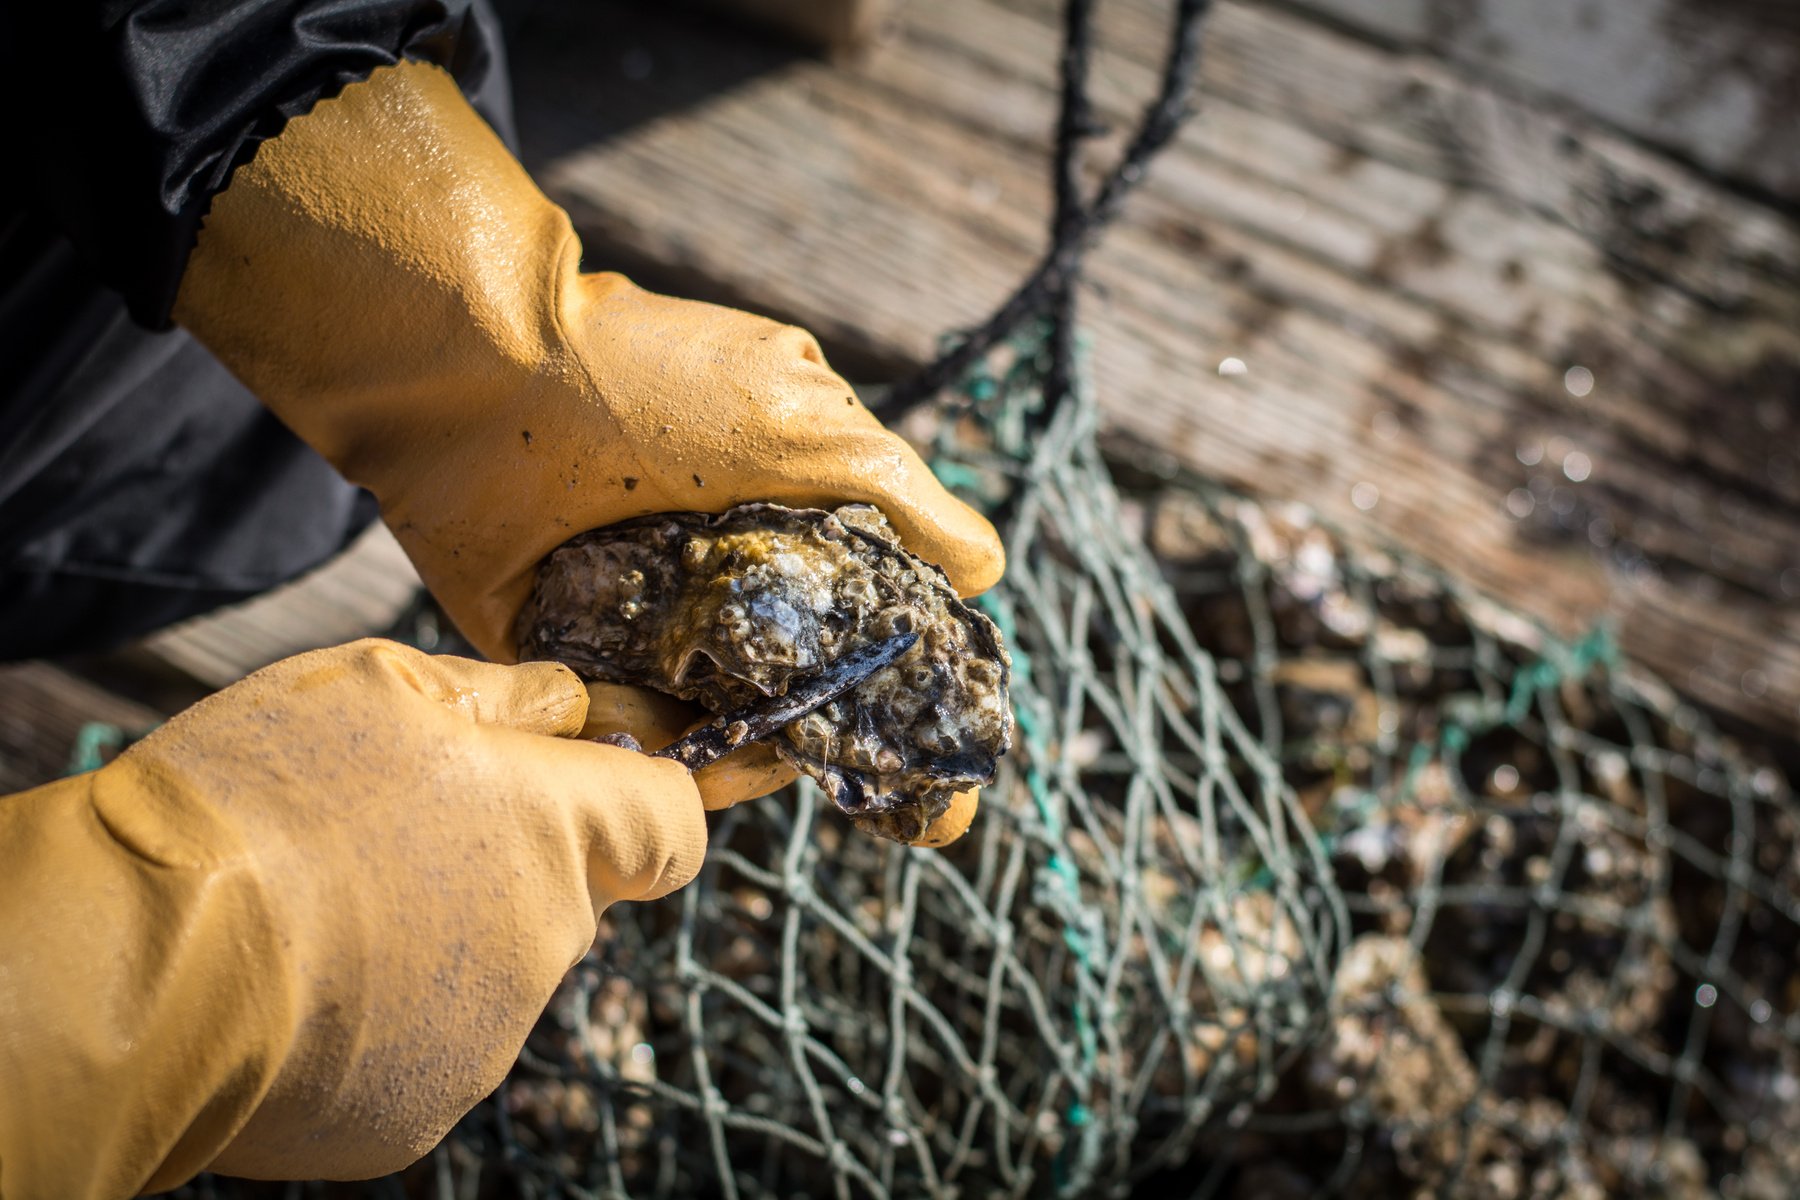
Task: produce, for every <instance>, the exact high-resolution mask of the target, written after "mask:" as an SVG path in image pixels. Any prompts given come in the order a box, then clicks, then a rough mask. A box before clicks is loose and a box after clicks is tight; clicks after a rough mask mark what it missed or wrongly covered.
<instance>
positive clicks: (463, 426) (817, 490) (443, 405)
mask: <svg viewBox="0 0 1800 1200" xmlns="http://www.w3.org/2000/svg"><path fill="white" fill-rule="evenodd" d="M580 256H581V248H580V245H579V243H578V241H577V240H576V237H575V234H574V232H573V230H572V228H571V227H570V224H569V219H568V217H567V215H566V214H564V213H563V211H562V210H561V209H560V208H557V207H556V206H555V205H553V204H551V203H550V202H549V201H548V200H547V199H545V197H544V196H543V194H542V193H540V192H539V191H538V189H537V188H536V187H535V186H534V185H533V184H532V182H531V180H530V179H529V178H528V177H527V176H526V174H525V172H524V171H523V169H521V168H520V166H519V164H518V162H517V161H516V160H514V159H513V157H512V156H511V155H510V154H509V153H508V152H507V150H506V148H505V147H504V146H503V145H501V143H500V141H499V139H498V138H497V137H495V136H494V133H493V131H492V130H490V129H489V128H488V127H487V126H486V125H485V124H484V123H483V122H482V121H481V119H480V118H479V117H478V116H476V114H475V113H474V111H473V110H472V109H470V108H469V106H468V104H467V102H465V101H464V99H463V97H462V95H461V93H459V92H458V91H457V88H456V84H455V83H454V82H453V81H452V80H451V79H450V77H449V76H448V75H446V74H445V73H444V72H443V71H441V70H440V69H438V68H437V67H433V66H429V65H425V64H420V63H403V64H400V65H398V66H393V67H386V68H382V69H381V70H378V71H376V72H375V73H374V74H373V75H372V76H371V77H370V78H369V79H367V80H366V81H364V82H361V83H357V84H352V85H351V86H350V87H348V88H346V89H345V90H344V92H343V94H342V95H341V96H339V97H338V98H336V99H334V100H327V101H325V102H323V103H321V104H319V105H318V106H317V107H316V108H315V109H314V110H313V111H312V112H311V113H309V114H307V115H305V116H303V117H299V118H297V119H295V120H294V121H292V122H290V123H289V124H288V126H287V128H286V129H285V130H284V131H283V132H282V134H281V135H280V136H279V137H277V138H275V139H274V140H273V141H271V142H268V143H266V144H265V145H263V146H262V147H261V149H260V150H259V151H258V152H257V155H256V157H255V159H254V160H252V161H251V162H250V163H249V164H248V165H247V166H245V167H243V168H241V169H240V170H239V171H238V172H237V174H236V175H235V176H234V177H233V179H232V182H231V185H230V187H229V188H228V189H227V190H226V191H225V192H224V193H222V194H221V195H220V196H218V197H217V198H216V199H215V200H214V201H213V206H212V211H211V213H210V215H209V216H208V217H207V219H206V224H205V228H204V230H203V231H202V233H201V236H200V239H199V244H198V247H197V248H196V250H195V251H194V254H193V257H192V259H191V260H190V262H189V264H188V268H187V272H186V274H185V276H184V277H183V281H182V286H181V291H180V294H179V297H178V299H177V303H176V306H175V316H176V319H177V320H179V321H180V322H181V324H183V325H184V326H186V327H187V328H188V329H189V330H191V331H192V332H193V333H194V334H195V335H196V336H197V337H199V339H200V340H201V341H202V342H204V343H205V344H206V345H207V346H208V347H209V348H210V349H211V350H212V351H213V352H214V353H215V354H217V355H218V357H219V358H220V359H221V360H222V361H223V362H224V363H225V364H226V365H227V366H228V367H230V368H231V369H232V370H233V371H234V372H236V374H237V375H238V376H239V377H240V378H241V379H242V380H243V381H244V382H245V383H246V384H247V385H248V386H249V387H250V388H251V390H252V391H254V392H255V393H256V394H257V395H258V396H260V397H261V398H262V399H263V400H264V402H266V403H267V404H268V405H269V406H270V407H271V408H272V409H273V410H274V411H275V412H276V414H277V415H279V416H280V417H281V419H282V420H283V421H284V422H286V423H287V424H288V425H289V426H290V427H291V428H292V429H293V430H294V431H295V432H296V433H298V434H299V435H300V436H301V437H302V438H304V439H305V440H306V441H308V442H309V443H311V444H312V445H313V446H314V447H316V448H317V449H318V450H319V451H320V452H321V453H323V454H324V455H325V457H326V458H327V459H329V460H331V462H332V463H334V464H335V465H336V466H337V467H338V468H339V470H341V471H342V472H343V473H344V474H345V475H346V476H347V477H348V478H350V479H351V480H353V481H354V482H356V483H359V484H362V485H363V486H365V487H367V488H368V489H369V490H370V491H372V492H374V493H375V495H376V496H377V497H378V498H379V499H380V501H381V506H382V513H383V515H384V516H385V518H386V520H387V523H388V524H389V525H390V526H391V527H392V528H393V530H394V532H395V534H396V535H397V536H398V538H399V540H400V543H401V545H403V546H404V547H405V548H406V551H407V553H408V554H409V555H410V556H411V558H412V560H413V562H414V564H415V565H416V566H417V567H418V568H419V573H420V575H421V576H422V577H423V578H424V580H425V583H426V585H427V586H428V587H430V589H431V591H432V593H433V594H434V595H435V596H437V598H438V599H439V601H440V602H442V604H443V605H444V607H445V609H446V611H447V612H448V613H449V614H450V617H451V618H452V619H453V620H454V621H455V622H456V624H457V626H458V627H459V628H460V629H461V630H462V631H463V633H464V634H465V635H467V637H468V638H469V640H470V641H471V642H473V643H474V644H475V645H476V646H477V647H478V648H479V649H480V650H481V652H482V653H483V654H485V655H487V656H488V657H490V658H493V659H496V660H499V661H502V662H509V661H512V660H513V657H514V654H513V629H512V626H513V621H514V618H515V616H516V615H517V613H518V611H519V609H520V608H521V607H522V606H523V604H524V601H525V598H526V596H527V594H528V592H529V590H530V587H531V582H532V575H533V572H534V571H535V569H536V567H537V564H538V562H539V561H540V560H541V559H542V558H543V557H544V556H545V555H546V554H548V553H549V552H550V551H551V550H553V549H554V548H555V547H557V546H558V545H560V544H561V543H562V542H563V541H565V540H566V539H567V538H569V537H571V536H573V535H574V534H577V533H581V532H583V531H585V530H588V529H593V528H597V527H599V526H603V525H609V524H612V523H613V522H616V521H621V520H624V519H626V518H628V517H636V516H642V515H645V514H648V513H655V512H671V511H686V510H694V511H706V512H718V511H722V510H723V509H726V508H729V507H730V506H732V505H734V504H739V503H744V502H747V501H756V500H771V501H776V502H780V503H787V504H795V505H833V504H838V503H843V502H848V501H862V502H867V503H871V504H875V505H877V506H878V507H880V508H881V510H882V511H883V512H885V513H886V514H887V516H888V519H889V520H890V521H891V522H892V523H893V526H894V528H895V529H896V530H897V531H898V532H899V534H900V536H901V538H902V540H903V541H904V542H905V543H906V545H907V547H908V548H909V549H911V550H912V551H913V552H914V553H915V554H918V555H920V556H921V557H923V558H925V559H927V560H929V561H932V562H935V563H937V564H939V565H940V566H942V567H943V568H944V570H945V571H946V573H948V575H949V577H950V580H951V582H952V583H953V584H954V585H955V586H956V587H957V588H958V590H960V591H962V592H963V593H965V594H969V593H973V592H978V591H982V590H984V589H986V588H987V587H989V586H991V585H992V584H993V583H994V582H995V580H997V579H998V578H999V576H1000V573H1001V571H1002V569H1003V568H1004V565H1005V564H1004V557H1003V553H1002V550H1001V547H1000V542H999V539H998V538H997V537H996V536H995V534H994V530H993V527H992V526H990V525H989V524H988V523H987V521H986V520H984V519H983V518H982V517H981V516H980V515H978V514H977V513H976V512H974V510H972V509H970V508H968V507H967V506H965V505H963V504H962V503H960V502H959V501H957V500H956V499H955V498H954V497H952V496H951V495H950V494H949V493H948V492H946V491H945V490H944V489H943V487H941V486H940V485H939V484H938V482H937V481H936V479H934V478H933V477H932V475H931V472H930V471H929V470H928V469H927V468H926V466H925V464H924V463H923V462H921V461H920V459H919V457H918V455H917V454H915V453H913V451H912V450H911V449H910V448H909V447H907V445H906V444H905V443H904V442H903V441H901V440H900V438H898V437H897V436H895V435H894V434H892V433H890V432H888V431H887V430H886V429H884V428H883V427H882V425H881V423H880V422H878V421H877V420H876V419H875V418H874V416H873V415H871V414H870V413H869V412H868V410H867V409H865V408H864V407H863V406H862V404H861V403H860V402H858V400H857V399H856V397H855V395H854V393H853V392H852V391H851V389H850V388H849V386H848V385H846V384H845V382H844V381H843V379H841V378H840V377H839V376H838V375H837V374H836V373H834V372H833V371H832V370H831V369H830V368H829V367H828V366H826V364H825V361H824V358H823V356H822V355H821V354H820V353H819V347H818V344H817V343H816V342H815V341H814V340H813V339H812V337H811V335H809V334H807V333H805V332H803V331H802V330H799V329H795V328H793V327H791V326H783V325H780V324H777V323H776V322H774V321H770V320H767V319H765V318H762V317H756V316H752V315H750V314H748V313H743V312H737V311H735V310H732V309H727V308H720V307H717V306H714V305H709V304H697V303H693V302H691V301H685V300H675V299H670V298H668V297H665V296H657V295H652V294H650V293H648V292H645V291H643V290H641V289H640V288H638V287H636V286H635V285H633V284H632V283H631V282H630V281H628V280H626V279H624V278H623V277H621V276H618V275H613V274H598V275H591V274H590V275H584V274H582V273H580V271H579V267H578V264H579V260H580Z"/></svg>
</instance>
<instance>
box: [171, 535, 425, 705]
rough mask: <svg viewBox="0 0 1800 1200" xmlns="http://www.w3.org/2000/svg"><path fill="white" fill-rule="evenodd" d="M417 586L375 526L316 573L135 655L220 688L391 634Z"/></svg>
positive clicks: (185, 626)
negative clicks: (316, 653)
mask: <svg viewBox="0 0 1800 1200" xmlns="http://www.w3.org/2000/svg"><path fill="white" fill-rule="evenodd" d="M420 586H421V585H420V583H419V576H418V573H417V572H416V571H414V570H413V566H412V563H411V562H410V561H409V560H408V559H407V557H406V552H405V551H403V550H401V549H400V543H399V542H397V541H395V540H394V535H393V534H391V533H389V532H388V529H387V526H385V525H383V524H381V523H380V522H377V523H376V524H375V525H373V526H371V527H370V528H369V530H368V532H366V533H364V534H363V535H362V536H361V537H360V538H358V539H357V540H356V541H355V542H354V543H353V544H352V545H351V546H350V548H349V549H347V550H345V551H344V553H342V554H340V555H338V556H337V557H336V558H334V559H332V560H331V561H330V562H328V563H326V564H325V565H324V566H322V567H320V568H319V569H318V570H316V571H313V572H311V573H310V574H307V575H305V576H302V577H301V578H300V579H297V580H295V581H294V582H293V583H290V584H287V585H286V586H284V587H280V588H277V589H275V590H274V591H272V592H268V593H266V594H264V595H261V596H258V597H256V598H255V599H253V600H247V601H245V602H244V603H242V604H235V605H232V606H231V607H230V608H225V609H221V610H220V611H218V612H216V613H209V614H207V615H206V616H204V617H197V618H195V619H194V620H191V621H184V622H182V623H181V624H179V625H174V626H171V627H170V628H168V629H165V630H162V631H161V632H159V633H156V634H153V635H151V636H150V637H149V638H146V639H145V640H144V641H143V642H142V643H141V644H140V648H141V650H142V651H144V652H145V653H147V654H149V655H150V656H152V657H154V658H155V659H157V660H158V661H160V662H162V663H165V664H167V665H169V666H172V667H175V668H176V669H178V670H180V671H182V672H184V673H186V674H187V675H189V676H190V677H192V678H194V679H197V680H199V681H200V682H202V683H204V684H206V685H207V686H209V687H214V688H221V687H225V686H227V685H228V684H232V683H235V682H237V681H238V680H239V679H242V678H243V677H244V676H245V675H248V674H249V673H250V672H252V671H255V670H257V669H259V668H261V667H266V666H268V665H269V664H270V663H272V662H275V661H277V660H279V659H283V658H287V657H288V656H290V655H293V654H299V653H302V652H303V651H306V650H316V649H318V648H319V647H321V646H335V645H340V644H341V643H344V642H349V641H354V640H355V639H357V638H359V637H367V636H369V635H370V634H377V633H381V632H383V631H384V630H387V629H389V628H391V627H392V626H393V624H394V622H395V621H397V620H398V619H399V618H400V615H401V613H402V612H404V611H405V609H406V607H407V606H408V605H409V604H411V603H412V601H413V598H414V597H415V596H416V595H417V593H418V589H419V587H420Z"/></svg>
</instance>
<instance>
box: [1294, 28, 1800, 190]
mask: <svg viewBox="0 0 1800 1200" xmlns="http://www.w3.org/2000/svg"><path fill="white" fill-rule="evenodd" d="M1283 2H1291V3H1294V4H1295V5H1296V6H1297V7H1300V8H1302V9H1304V10H1307V11H1310V12H1314V13H1318V14H1320V15H1322V16H1325V17H1327V18H1329V19H1330V20H1332V21H1334V22H1337V23H1339V24H1340V25H1342V26H1343V27H1345V28H1350V29H1354V30H1357V31H1358V32H1360V33H1362V34H1364V35H1366V36H1371V37H1374V38H1376V39H1378V40H1380V41H1381V42H1383V43H1384V44H1388V45H1398V46H1403V47H1405V48H1407V49H1409V50H1412V51H1414V52H1421V53H1428V54H1431V55H1434V56H1438V57H1442V58H1445V59H1448V60H1450V61H1452V62H1454V63H1456V64H1457V65H1458V67H1459V68H1461V69H1464V70H1471V71H1474V72H1475V73H1476V74H1477V75H1478V76H1479V77H1481V78H1483V79H1487V80H1491V81H1493V82H1495V83H1497V84H1501V85H1505V86H1511V87H1515V88H1524V89H1529V90H1531V91H1532V92H1535V93H1537V94H1539V95H1542V96H1543V97H1545V98H1547V99H1549V100H1552V101H1553V102H1556V103H1560V104H1563V105H1565V106H1569V107H1573V108H1575V109H1578V110H1579V111H1581V112H1584V113H1588V114H1590V115H1592V116H1594V117H1596V118H1599V119H1601V120H1604V121H1607V122H1609V123H1611V124H1613V125H1615V126H1617V127H1619V128H1620V129H1622V130H1625V131H1627V132H1629V133H1630V134H1632V135H1634V136H1636V137H1639V138H1642V139H1644V140H1645V141H1647V142H1650V143H1652V144H1654V145H1658V146H1662V147H1666V148H1668V149H1669V150H1671V151H1673V152H1675V153H1676V154H1679V155H1681V156H1682V157H1684V158H1687V159H1691V160H1693V161H1695V162H1698V163H1702V164H1704V165H1705V166H1706V167H1707V169H1708V170H1709V171H1713V172H1717V173H1719V174H1721V175H1725V176H1728V177H1731V178H1733V179H1738V180H1742V181H1743V182H1744V183H1746V184H1747V185H1749V186H1752V187H1755V188H1759V189H1763V190H1767V191H1769V192H1771V193H1774V194H1776V195H1778V196H1781V197H1783V198H1785V199H1786V200H1787V201H1789V202H1796V201H1800V121H1796V120H1795V102H1796V99H1797V97H1800V91H1796V88H1797V87H1800V8H1796V6H1794V5H1793V4H1791V3H1788V2H1787V0H1731V2H1726V3H1703V2H1701V0H1586V2H1585V3H1581V4H1571V3H1569V2H1568V0H1460V2H1459V3H1457V4H1454V5H1431V4H1426V3H1423V2H1422V0H1405V2H1403V3H1396V2H1394V0H1283Z"/></svg>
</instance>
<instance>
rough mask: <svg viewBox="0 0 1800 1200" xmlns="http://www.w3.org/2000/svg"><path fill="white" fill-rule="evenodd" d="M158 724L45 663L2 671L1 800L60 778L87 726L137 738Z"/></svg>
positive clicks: (153, 715) (145, 710)
mask: <svg viewBox="0 0 1800 1200" xmlns="http://www.w3.org/2000/svg"><path fill="white" fill-rule="evenodd" d="M162 719H163V714H162V713H160V712H158V711H156V710H155V709H153V708H149V707H147V706H145V705H142V704H137V703H134V702H133V701H130V700H126V699H124V698H122V697H120V696H117V695H114V694H113V693H112V692H109V691H107V690H106V689H105V688H102V687H99V686H97V685H95V684H93V683H90V682H88V681H87V680H85V679H82V678H80V677H78V676H76V675H72V674H70V673H69V672H68V671H65V670H63V669H61V668H60V667H56V666H52V665H51V664H49V663H43V662H29V663H20V664H18V665H16V666H4V667H0V795H5V794H7V793H11V792H16V791H23V790H24V789H26V788H31V787H36V786H37V785H38V784H40V783H48V782H49V781H50V780H52V779H56V778H59V777H60V776H61V775H62V774H63V773H64V771H66V770H67V769H68V766H69V763H70V756H71V754H72V752H73V751H74V749H75V745H76V741H77V739H78V738H79V737H80V736H81V731H82V729H83V727H84V726H86V725H88V724H90V723H100V724H104V725H111V726H114V727H117V728H118V729H120V730H122V731H123V732H124V733H126V734H127V735H130V736H137V735H140V734H143V733H145V732H147V731H149V730H150V729H151V728H152V727H154V726H155V725H156V724H157V723H158V722H160V721H161V720H162Z"/></svg>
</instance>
